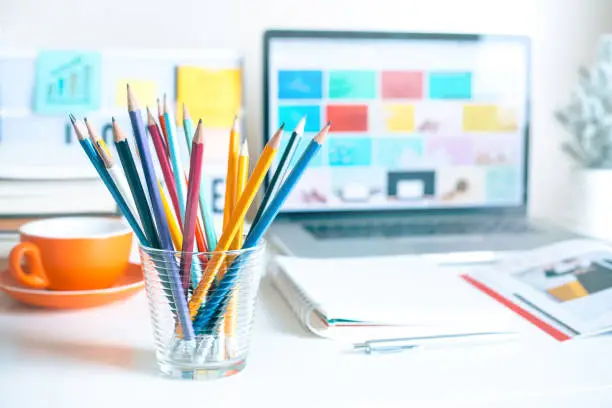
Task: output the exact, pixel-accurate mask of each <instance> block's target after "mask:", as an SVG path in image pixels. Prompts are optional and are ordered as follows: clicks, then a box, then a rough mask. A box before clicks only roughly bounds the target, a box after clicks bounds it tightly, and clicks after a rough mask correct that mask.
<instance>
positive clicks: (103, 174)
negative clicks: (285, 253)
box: [70, 114, 149, 246]
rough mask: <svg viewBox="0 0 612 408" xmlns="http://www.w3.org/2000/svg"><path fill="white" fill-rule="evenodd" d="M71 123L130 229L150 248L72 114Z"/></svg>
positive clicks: (141, 242)
mask: <svg viewBox="0 0 612 408" xmlns="http://www.w3.org/2000/svg"><path fill="white" fill-rule="evenodd" d="M70 121H71V122H72V127H73V128H74V132H75V133H76V135H77V139H79V143H80V144H81V147H82V148H83V150H84V151H85V154H86V155H87V157H88V158H89V160H90V161H91V163H92V164H93V166H94V168H95V169H96V171H97V172H98V175H99V176H100V178H101V179H102V182H104V185H105V186H106V188H107V189H108V191H109V192H110V193H111V195H112V196H113V199H114V200H115V202H116V203H117V205H118V206H119V210H121V213H123V216H124V217H125V219H126V220H127V222H128V223H129V224H130V227H132V231H134V234H135V235H136V238H137V239H138V241H139V242H140V244H141V245H147V246H148V245H149V241H148V240H147V238H146V236H145V234H144V232H143V231H142V228H140V225H138V221H136V218H134V214H132V211H130V208H129V206H128V204H127V203H126V202H125V199H124V198H123V196H122V195H121V193H120V192H119V189H118V188H117V185H116V184H115V182H114V181H113V179H112V178H111V176H110V174H108V171H107V170H106V167H104V163H103V162H102V159H101V158H100V156H98V153H97V152H96V151H95V148H94V146H93V143H92V142H91V140H90V139H89V138H88V137H87V136H85V132H83V130H82V129H81V128H80V126H79V124H78V122H77V120H76V118H75V117H74V115H72V114H70Z"/></svg>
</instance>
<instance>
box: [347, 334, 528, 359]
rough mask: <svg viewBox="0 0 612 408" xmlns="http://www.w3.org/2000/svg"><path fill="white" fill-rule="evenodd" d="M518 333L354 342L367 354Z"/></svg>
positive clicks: (452, 344)
mask: <svg viewBox="0 0 612 408" xmlns="http://www.w3.org/2000/svg"><path fill="white" fill-rule="evenodd" d="M517 337H518V334H517V333H512V332H483V333H464V334H449V335H441V336H430V337H407V338H397V339H380V340H368V341H365V342H363V343H356V344H353V349H354V350H356V351H363V352H364V353H366V354H374V353H397V352H400V351H404V350H413V349H435V348H447V347H462V346H463V347H468V346H478V345H486V344H493V343H499V342H505V341H511V340H516V338H517Z"/></svg>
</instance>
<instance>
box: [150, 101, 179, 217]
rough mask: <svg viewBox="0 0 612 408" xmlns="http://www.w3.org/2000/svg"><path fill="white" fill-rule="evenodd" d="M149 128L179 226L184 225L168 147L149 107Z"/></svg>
mask: <svg viewBox="0 0 612 408" xmlns="http://www.w3.org/2000/svg"><path fill="white" fill-rule="evenodd" d="M147 127H148V128H149V133H150V134H151V139H152V140H153V146H154V147H155V153H157V159H158V160H159V166H160V167H161V171H162V174H163V175H164V181H165V182H166V186H167V187H168V194H170V200H171V201H172V206H173V207H174V212H175V213H176V218H177V220H178V222H179V225H182V224H183V221H182V220H181V212H180V211H179V202H178V196H177V195H176V184H175V182H174V174H173V173H172V168H171V167H170V161H169V160H168V156H167V155H166V145H165V144H164V139H163V136H162V135H161V133H160V131H159V128H158V127H157V122H155V118H154V117H153V114H151V111H150V110H149V107H147Z"/></svg>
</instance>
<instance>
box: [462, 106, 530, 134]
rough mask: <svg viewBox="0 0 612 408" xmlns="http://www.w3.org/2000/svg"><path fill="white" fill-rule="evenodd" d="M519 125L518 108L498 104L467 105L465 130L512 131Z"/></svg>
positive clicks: (464, 111) (464, 108)
mask: <svg viewBox="0 0 612 408" xmlns="http://www.w3.org/2000/svg"><path fill="white" fill-rule="evenodd" d="M517 127H518V119H517V115H516V110H514V109H511V108H504V107H501V106H496V105H465V106H464V107H463V130H464V131H465V132H510V131H515V130H516V129H517Z"/></svg>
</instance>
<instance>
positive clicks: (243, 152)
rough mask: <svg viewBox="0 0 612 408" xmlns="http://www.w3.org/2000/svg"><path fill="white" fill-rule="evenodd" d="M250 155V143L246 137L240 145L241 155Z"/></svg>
mask: <svg viewBox="0 0 612 408" xmlns="http://www.w3.org/2000/svg"><path fill="white" fill-rule="evenodd" d="M248 155H249V143H248V142H247V140H246V139H244V140H243V141H242V143H241V145H240V156H248Z"/></svg>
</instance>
